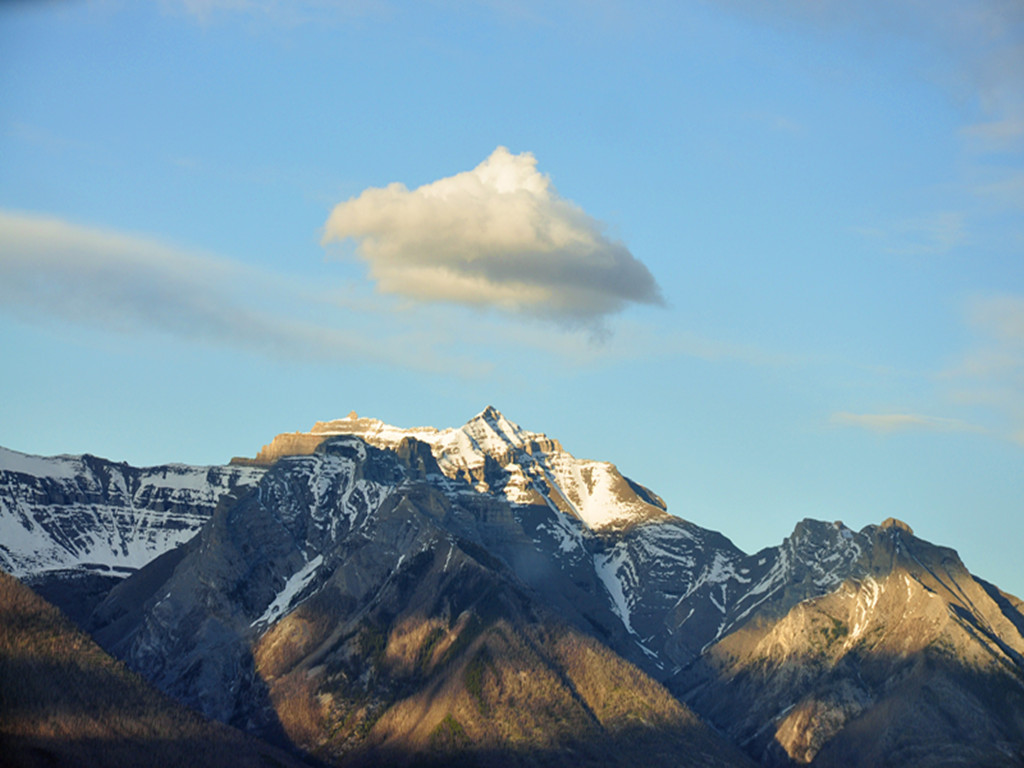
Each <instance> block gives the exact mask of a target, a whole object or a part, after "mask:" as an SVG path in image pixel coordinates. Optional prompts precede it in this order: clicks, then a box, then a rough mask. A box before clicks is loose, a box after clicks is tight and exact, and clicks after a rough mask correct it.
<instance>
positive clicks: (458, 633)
mask: <svg viewBox="0 0 1024 768" xmlns="http://www.w3.org/2000/svg"><path fill="white" fill-rule="evenodd" d="M40 461H50V460H40ZM129 469H130V468H128V469H126V470H125V471H129ZM215 469H216V468H211V469H208V470H207V472H208V473H214V474H216V473H215ZM147 471H148V470H147ZM217 471H220V472H248V473H251V474H247V475H241V474H240V475H237V476H236V480H235V481H234V485H232V486H231V487H230V488H228V489H227V490H225V491H224V492H222V493H221V494H220V495H219V497H218V498H219V501H217V502H216V505H215V509H214V511H213V512H212V514H211V515H210V516H209V517H208V519H207V520H206V522H205V523H203V524H202V527H201V528H200V529H199V531H198V533H197V534H196V535H195V536H194V538H191V539H189V540H188V541H187V542H185V543H182V544H180V545H179V546H176V547H173V548H169V549H166V550H164V551H163V553H162V554H160V555H159V556H158V557H156V558H155V559H153V560H152V561H151V562H150V563H148V564H147V565H146V566H145V567H142V568H140V569H139V570H138V571H137V572H135V573H133V574H132V575H131V576H130V577H128V578H126V579H124V580H122V581H119V582H118V583H117V584H116V586H114V587H113V588H112V589H109V592H106V591H100V590H97V592H96V593H95V600H94V605H95V610H91V612H90V614H89V615H88V616H86V617H85V618H83V619H82V621H83V623H84V624H86V625H87V626H88V627H89V628H90V630H91V631H92V632H93V634H94V636H95V637H96V638H97V640H98V641H99V642H100V643H101V645H103V646H104V647H105V648H107V649H108V650H109V651H111V652H112V653H113V654H115V655H116V656H118V657H119V658H122V659H124V660H125V661H126V662H127V663H128V665H129V666H130V667H132V668H133V669H135V670H137V671H138V672H140V673H141V674H142V675H143V676H145V677H146V678H147V679H149V680H151V681H152V682H154V683H155V684H156V685H157V686H158V687H159V688H161V689H162V690H164V691H166V692H167V693H169V694H171V695H172V696H174V697H175V698H177V699H179V700H180V701H183V702H185V703H187V704H189V705H190V706H193V707H195V708H196V709H198V710H199V711H201V712H202V713H203V714H205V715H206V716H208V717H210V718H213V719H216V720H220V721H223V722H227V723H231V724H233V725H235V726H238V727H240V728H242V729H244V730H247V731H249V732H251V733H255V734H257V735H260V736H261V737H263V738H266V739H268V740H271V741H273V742H275V743H278V744H281V745H293V746H297V747H299V748H300V749H302V750H304V751H305V752H307V753H308V754H310V755H314V756H316V757H317V758H318V759H322V760H324V761H325V762H328V763H331V764H342V765H349V764H352V765H362V764H377V763H378V762H380V761H388V762H392V763H394V764H407V763H408V764H412V763H416V764H419V763H431V762H443V763H445V764H448V763H450V762H456V763H458V762H459V761H464V762H466V763H467V764H484V765H491V764H493V765H506V764H516V763H519V764H524V765H536V764H541V765H543V764H548V763H555V762H564V761H565V760H572V761H574V762H579V763H582V764H593V765H607V764H613V765H614V764H627V763H628V764H633V763H636V762H642V763H645V764H648V763H650V764H662V763H664V764H677V763H678V762H679V760H680V759H681V758H680V756H685V757H684V758H682V759H683V760H684V763H685V764H693V765H743V764H746V762H747V761H748V760H749V759H753V760H756V761H757V762H759V763H761V764H763V765H769V766H776V765H779V766H781V765H803V764H812V765H821V766H831V765H840V764H842V765H854V766H856V765H865V766H866V765H893V766H911V765H1024V661H1022V660H1024V635H1022V631H1024V615H1022V613H1021V603H1020V602H1019V601H1018V600H1017V599H1016V598H1014V597H1012V596H1009V595H1005V594H1003V593H1002V592H1000V591H999V590H998V589H997V588H996V587H994V586H993V585H989V584H987V583H985V582H983V581H981V580H978V579H976V578H975V577H973V576H972V575H971V574H970V573H969V572H968V571H967V569H966V568H965V567H964V566H963V564H962V563H961V562H960V561H959V558H958V557H957V556H956V553H955V552H953V550H950V549H946V548H943V547H936V546H934V545H932V544H929V543H927V542H924V541H921V540H920V539H918V538H916V537H914V536H913V533H912V532H911V530H910V528H909V526H907V525H905V524H903V523H900V522H899V521H895V520H888V521H885V522H884V523H883V524H882V525H880V526H868V527H866V528H865V529H863V530H861V531H859V532H858V531H853V530H850V529H848V528H847V527H846V526H844V525H842V523H838V522H836V523H826V522H819V521H815V520H804V521H802V522H800V523H798V524H797V526H796V528H795V530H794V532H793V534H792V535H791V536H789V537H788V538H787V539H786V540H785V541H784V542H783V543H782V544H781V545H779V546H776V547H768V548H766V549H764V550H761V551H760V552H757V553H754V554H747V553H744V552H742V551H741V550H739V549H738V548H737V547H736V546H734V545H733V544H732V542H730V541H729V539H727V538H726V537H725V536H723V535H722V534H720V533H716V532H714V531H711V530H708V529H705V528H702V527H700V526H698V525H696V524H694V523H692V522H689V521H686V520H683V519H682V518H679V517H677V516H674V515H671V514H669V513H668V511H667V508H666V505H665V503H664V501H663V500H662V499H661V498H660V497H659V496H658V495H657V494H655V493H654V492H653V491H651V490H649V489H647V488H645V487H644V486H642V485H640V484H639V483H636V482H634V481H632V480H630V479H628V478H626V477H624V476H622V475H621V473H619V471H618V470H617V469H616V468H615V467H614V465H612V464H609V463H607V462H598V461H591V460H586V459H577V458H575V457H574V456H572V455H571V454H569V453H568V452H567V451H565V450H564V448H563V447H562V446H561V444H560V443H559V442H558V441H557V440H555V439H553V438H550V437H548V436H546V435H544V434H543V433H535V432H529V431H527V430H525V429H523V428H521V427H519V426H518V425H517V424H515V423H514V422H512V421H510V420H509V419H507V418H506V417H505V416H504V415H502V414H501V413H500V412H498V411H497V410H496V409H494V408H490V407H489V408H487V409H485V410H484V411H483V412H481V413H480V414H478V415H477V416H476V417H474V418H473V419H471V420H470V421H469V422H468V423H467V424H465V425H464V426H463V427H460V428H457V429H444V430H439V429H434V428H431V427H420V428H414V429H401V428H397V427H393V426H390V425H387V424H384V423H383V422H381V421H378V420H375V419H367V418H360V417H358V416H357V415H356V414H354V413H353V414H350V415H349V416H348V417H346V418H344V419H337V420H334V421H328V422H319V423H317V424H316V426H315V427H314V428H313V429H312V430H311V431H310V432H296V433H291V434H286V435H279V436H278V437H276V438H274V439H273V440H272V441H271V442H270V443H269V444H268V445H266V446H264V448H263V449H262V450H261V451H260V452H259V453H258V454H257V456H256V457H255V458H254V459H234V460H233V461H232V465H231V466H230V467H229V468H219V470H217ZM218 476H219V475H218ZM218 487H223V486H218ZM214 495H216V493H215V492H211V495H210V496H208V497H207V498H210V499H212V498H213V497H214ZM57 512H59V505H58V507H57V508H56V509H55V513H54V514H57ZM2 524H3V518H0V525H2ZM2 533H3V528H0V534H2ZM56 581H57V582H60V579H56ZM90 607H92V606H90ZM698 716H699V717H698ZM709 725H710V727H708V726H709ZM940 731H941V733H940ZM737 748H739V749H742V750H743V752H745V753H746V756H744V754H742V753H741V752H739V751H738V749H737ZM686 761H689V762H686Z"/></svg>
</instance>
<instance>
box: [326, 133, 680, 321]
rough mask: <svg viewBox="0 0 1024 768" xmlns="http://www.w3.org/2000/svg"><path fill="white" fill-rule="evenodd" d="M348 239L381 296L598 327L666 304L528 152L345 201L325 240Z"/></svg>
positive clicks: (500, 151) (621, 248)
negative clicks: (633, 307) (615, 316)
mask: <svg viewBox="0 0 1024 768" xmlns="http://www.w3.org/2000/svg"><path fill="white" fill-rule="evenodd" d="M348 238H351V239H352V240H354V241H355V242H356V244H357V248H356V253H357V254H358V255H359V257H360V258H361V259H363V260H364V261H365V262H366V263H367V265H368V266H369V271H370V277H371V278H372V279H373V280H375V281H376V282H377V286H378V288H379V289H380V290H381V291H384V292H387V293H395V294H400V295H403V296H407V297H411V298H414V299H419V300H422V301H446V302H454V303H459V304H466V305H474V306H494V307H498V308H500V309H503V310H506V311H509V312H522V313H529V314H535V315H542V316H548V317H553V318H557V319H561V320H568V321H573V322H581V323H594V322H600V320H601V319H602V318H603V317H604V316H606V315H608V314H610V313H613V312H617V311H619V310H621V309H622V308H624V307H625V306H626V305H627V304H629V303H633V302H637V303H644V304H660V303H661V302H662V299H661V293H660V291H659V289H658V285H657V283H656V282H655V280H654V278H653V277H652V276H651V273H650V272H649V271H648V270H647V268H646V267H645V266H644V265H643V264H642V263H641V262H640V261H638V260H637V259H636V258H634V257H633V255H632V254H631V253H630V252H629V250H628V249H627V248H626V246H625V245H624V244H622V243H621V242H617V241H615V240H610V239H609V238H608V237H606V236H605V235H604V233H603V226H602V225H601V223H600V222H598V221H596V220H595V219H593V218H591V217H590V216H588V215H587V214H586V213H585V212H584V211H583V210H582V209H580V208H579V207H578V206H576V205H574V204H573V203H572V202H570V201H568V200H564V199H562V198H561V197H559V195H558V192H557V191H556V190H555V188H554V186H553V185H552V184H551V180H550V179H548V177H547V176H545V175H544V174H541V173H539V172H538V171H537V161H536V159H535V158H534V157H533V155H532V154H530V153H529V152H524V153H522V154H519V155H513V154H512V153H510V152H509V151H508V150H507V149H505V147H498V148H497V149H496V150H494V152H493V153H492V154H491V156H490V157H488V158H487V159H486V160H485V161H484V162H482V163H481V164H480V165H478V166H477V167H476V168H474V169H473V170H471V171H465V172H463V173H459V174H456V175H455V176H450V177H448V178H444V179H440V180H438V181H435V182H433V183H431V184H426V185H424V186H422V187H419V188H418V189H414V190H409V189H408V188H407V187H406V186H405V185H404V184H399V183H394V184H389V185H388V186H386V187H384V188H371V189H367V190H365V191H364V192H363V193H362V194H360V195H359V196H358V197H354V198H352V199H350V200H348V201H347V202H344V203H341V204H339V205H337V206H336V207H335V208H334V210H333V211H332V212H331V215H330V217H329V218H328V220H327V224H326V226H325V228H324V237H323V242H324V243H325V244H326V243H329V242H332V241H339V240H345V239H348Z"/></svg>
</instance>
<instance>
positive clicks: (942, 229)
mask: <svg viewBox="0 0 1024 768" xmlns="http://www.w3.org/2000/svg"><path fill="white" fill-rule="evenodd" d="M965 222H966V216H965V215H964V214H963V213H962V212H959V211H939V212H937V213H932V214H928V215H925V216H918V217H915V218H911V219H904V220H903V221H897V222H893V223H891V224H888V225H886V226H882V227H860V228H858V229H857V230H856V231H857V232H858V233H860V234H861V235H863V236H864V237H867V238H869V239H871V240H874V241H875V242H877V243H879V245H880V246H881V247H882V249H883V250H884V251H885V252H886V253H891V254H894V255H898V256H932V255H938V254H943V253H947V252H949V251H951V250H953V249H954V248H956V247H958V246H960V245H962V244H964V243H965V242H966V240H967V231H966V223H965Z"/></svg>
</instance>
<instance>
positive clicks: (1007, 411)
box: [942, 295, 1024, 443]
mask: <svg viewBox="0 0 1024 768" xmlns="http://www.w3.org/2000/svg"><path fill="white" fill-rule="evenodd" d="M968 320H969V322H970V324H971V327H972V329H973V330H974V332H975V342H974V345H973V346H972V348H971V349H970V350H969V351H968V352H967V353H966V354H964V355H963V357H962V358H961V359H960V361H959V362H958V363H957V364H956V365H954V366H952V367H950V368H949V369H947V370H946V371H944V372H943V374H942V379H943V380H944V381H945V382H946V383H947V385H948V386H950V387H951V397H952V398H953V399H954V400H955V401H956V402H957V403H960V404H962V405H964V406H968V407H975V408H980V409H983V410H985V411H987V412H988V413H990V414H991V418H992V419H993V420H994V421H995V422H997V423H999V424H1000V425H1001V427H1002V428H1001V431H1002V432H1003V433H1004V434H1006V435H1007V436H1008V437H1010V438H1012V439H1014V440H1016V441H1018V442H1021V443H1024V296H1017V295H1004V296H987V297H979V298H976V299H974V300H973V301H971V302H970V306H969V308H968Z"/></svg>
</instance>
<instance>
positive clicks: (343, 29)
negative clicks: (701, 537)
mask: <svg viewBox="0 0 1024 768" xmlns="http://www.w3.org/2000/svg"><path fill="white" fill-rule="evenodd" d="M636 5H638V4H626V3H622V2H617V0H603V1H602V2H582V1H580V2H575V1H571V0H565V1H564V2H555V3H539V2H528V1H524V2H517V1H516V0H507V1H504V0H492V1H491V2H484V1H481V2H469V1H467V2H445V1H444V0H435V1H429V0H428V1H425V2H417V3H401V2H380V3H368V2H358V1H357V0H353V1H352V2H327V0H320V1H319V2H315V1H313V0H309V1H307V2H301V1H300V2H294V3H277V2H264V1H263V0H161V1H160V2H127V0H123V1H122V0H103V1H97V2H73V1H70V0H68V1H63V2H62V1H59V0H54V1H52V2H24V1H22V2H13V3H5V4H4V5H3V6H2V7H0V89H2V91H0V356H2V357H0V359H2V360H3V371H4V376H3V383H2V385H0V387H2V389H0V395H2V398H3V403H4V404H3V407H2V408H0V444H3V445H5V446H6V447H9V448H13V449H15V450H20V451H25V452H30V453H39V454H55V453H80V452H90V453H94V454H98V455H101V456H105V457H108V458H111V459H116V460H126V461H129V462H132V463H136V464H153V463H158V462H164V461H184V462H191V463H219V462H222V461H225V460H227V459H228V458H230V457H231V456H233V455H253V454H254V453H255V451H256V450H258V448H259V447H260V446H261V445H262V444H264V443H266V442H269V440H270V439H271V437H273V435H275V434H276V433H278V432H285V431H294V430H305V429H308V428H309V427H310V426H312V424H313V422H314V421H316V420H323V419H330V418H336V417H340V416H343V415H344V414H346V413H348V412H349V411H351V410H356V411H358V412H359V413H360V414H361V415H367V416H376V417H378V418H382V419H384V420H386V421H388V422H390V423H393V424H396V425H399V426H416V425H422V424H433V425H435V426H441V427H443V426H456V425H459V424H462V423H463V422H465V421H466V420H468V419H469V418H471V417H472V416H473V415H474V414H476V413H477V412H479V411H480V410H482V409H483V408H484V407H485V406H486V405H488V404H493V405H495V406H496V407H498V408H500V409H501V410H502V411H503V412H504V413H505V414H506V415H507V416H508V417H509V418H511V419H513V420H514V421H517V422H518V423H520V424H521V425H522V426H524V427H526V428H527V429H532V430H535V431H545V432H547V433H548V434H550V435H552V436H554V437H557V438H559V439H560V440H561V441H562V442H563V444H564V445H565V447H566V448H567V449H568V450H570V451H571V452H573V453H574V454H575V455H577V456H580V457H586V458H597V459H605V460H609V461H612V462H615V463H616V464H618V465H619V466H620V468H621V469H622V470H623V471H624V472H626V473H627V474H629V475H630V476H631V477H633V478H634V479H636V480H638V481H639V482H642V483H644V484H646V485H648V486H650V487H651V488H653V489H654V490H655V491H656V492H658V493H659V494H660V495H662V496H663V497H664V498H665V499H666V501H667V502H668V504H669V508H670V511H672V512H674V513H676V514H678V515H681V516H683V517H685V518H687V519H690V520H693V521H694V522H696V523H698V524H701V525H704V526H707V527H710V528H714V529H716V530H720V531H722V532H723V533H725V534H726V535H728V536H730V537H731V538H732V539H733V540H734V541H735V542H736V543H737V544H738V545H740V546H741V547H743V548H744V549H746V550H748V551H753V550H756V549H758V548H760V547H763V546H769V545H773V544H776V543H778V542H779V541H781V539H782V538H783V537H784V536H785V535H787V534H788V533H789V532H790V531H791V530H792V528H793V525H794V524H795V523H796V522H797V521H798V520H799V519H801V518H803V517H814V518H818V519H826V520H836V519H840V520H843V521H844V522H845V523H847V524H848V525H850V526H851V527H855V528H859V527H861V526H863V525H866V524H869V523H873V522H874V523H877V522H880V521H881V520H883V519H884V518H886V517H888V516H895V517H899V518H901V519H904V520H906V521H907V522H908V523H910V524H911V525H912V526H913V527H914V528H915V530H916V532H917V533H918V534H919V535H922V536H924V537H925V538H928V539H930V540H932V541H935V542H937V543H942V544H946V545H949V546H953V547H955V548H957V549H958V550H959V551H960V553H961V555H962V556H963V558H964V560H965V561H966V563H967V565H968V566H969V567H970V568H971V569H972V570H973V571H974V572H976V573H978V574H979V575H981V576H983V577H985V578H988V579H991V580H994V581H995V582H997V583H998V584H1000V585H1001V586H1003V587H1004V588H1006V589H1008V590H1010V591H1012V592H1015V593H1016V594H1022V593H1024V574H1022V573H1021V572H1020V569H1019V568H1018V562H1019V546H1020V542H1021V541H1024V471H1022V459H1024V215H1022V213H1024V75H1022V74H1021V73H1022V72H1024V10H1022V9H1021V7H1020V6H1019V4H1015V3H1010V2H1002V1H1001V0H977V1H976V2H972V3H962V2H954V0H938V1H937V2H930V3H927V4H925V3H920V2H916V0H892V1H891V2H886V3H881V2H878V3H860V4H855V5H856V6H857V7H856V8H853V9H851V8H849V7H848V6H849V5H850V4H848V3H842V2H839V0H816V1H815V2H810V1H809V0H783V1H780V2H774V3H760V2H753V0H750V1H749V2H748V1H747V0H718V1H714V0H707V1H702V2H693V3H668V2H665V3H661V2H651V3H645V4H642V6H641V7H639V8H638V7H635V6H636Z"/></svg>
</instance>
